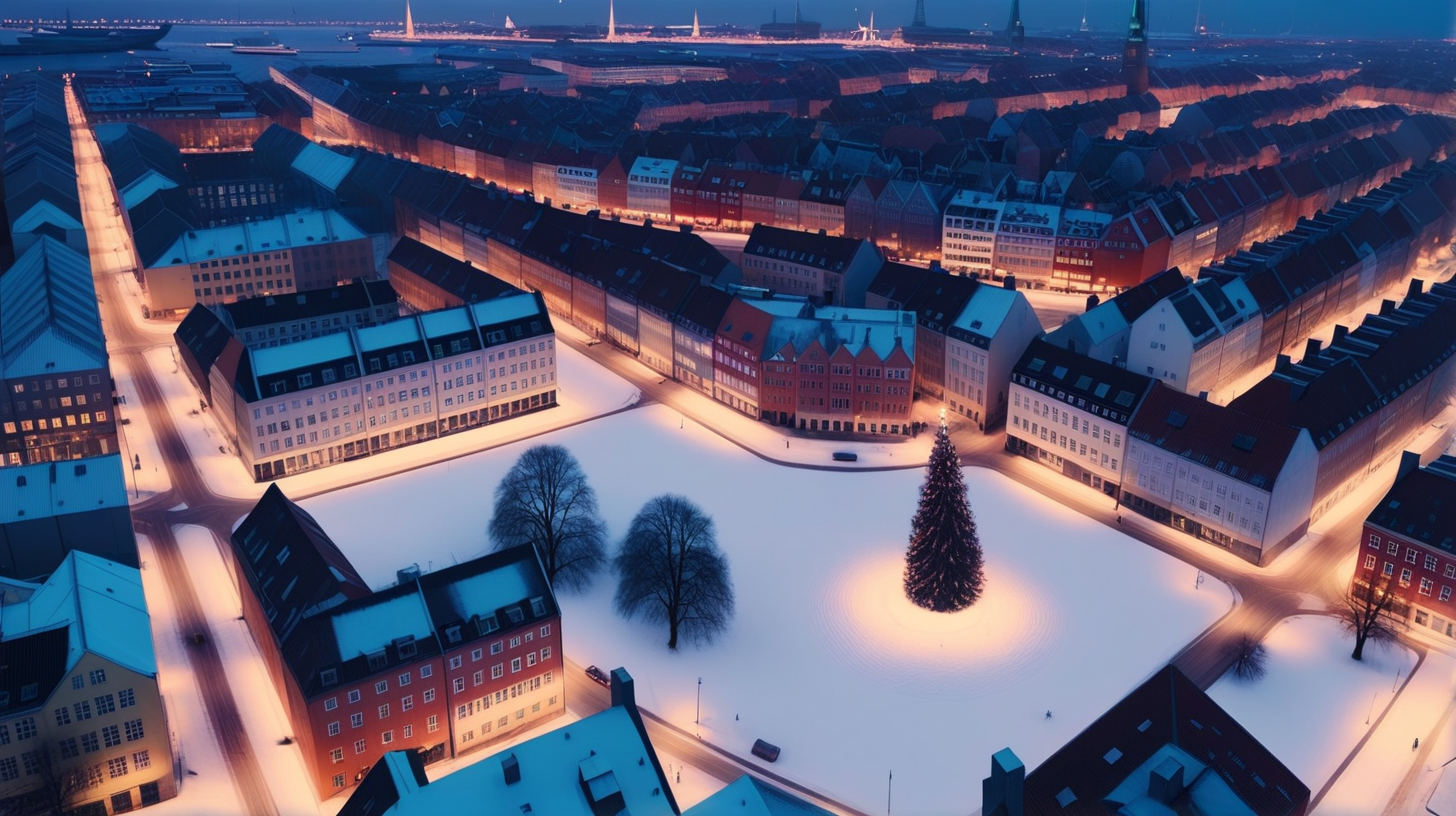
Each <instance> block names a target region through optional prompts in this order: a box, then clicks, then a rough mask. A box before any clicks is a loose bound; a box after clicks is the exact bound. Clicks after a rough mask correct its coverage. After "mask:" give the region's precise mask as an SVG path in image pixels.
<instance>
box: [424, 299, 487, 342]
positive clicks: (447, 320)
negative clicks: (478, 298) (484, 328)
mask: <svg viewBox="0 0 1456 816" xmlns="http://www.w3.org/2000/svg"><path fill="white" fill-rule="evenodd" d="M420 325H421V326H422V327H423V328H424V330H425V336H426V337H447V336H449V335H452V334H460V333H462V332H468V331H470V330H471V329H473V328H475V324H473V323H471V322H470V313H469V312H467V311H465V307H463V306H462V307H456V308H454V309H441V310H439V311H436V312H426V313H424V314H422V315H420Z"/></svg>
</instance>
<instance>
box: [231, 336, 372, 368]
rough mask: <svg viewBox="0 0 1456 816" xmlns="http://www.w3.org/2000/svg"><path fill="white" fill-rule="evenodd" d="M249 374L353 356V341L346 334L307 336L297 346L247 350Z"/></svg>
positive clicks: (299, 366)
mask: <svg viewBox="0 0 1456 816" xmlns="http://www.w3.org/2000/svg"><path fill="white" fill-rule="evenodd" d="M248 353H249V354H251V355H252V357H253V373H254V374H255V375H257V376H259V377H266V376H268V375H269V374H277V373H279V372H281V371H293V370H294V369H297V368H303V367H304V366H310V365H314V364H317V363H325V362H329V361H331V360H340V359H343V358H345V357H353V356H354V338H353V336H352V335H351V334H349V333H348V332H339V333H338V334H326V335H323V336H322V337H310V338H309V339H307V340H300V341H298V342H297V343H288V344H287V345H282V346H274V347H272V348H259V349H251V350H249V352H248Z"/></svg>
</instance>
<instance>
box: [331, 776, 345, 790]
mask: <svg viewBox="0 0 1456 816" xmlns="http://www.w3.org/2000/svg"><path fill="white" fill-rule="evenodd" d="M333 782H334V787H336V788H342V787H344V775H343V774H334V779H333Z"/></svg>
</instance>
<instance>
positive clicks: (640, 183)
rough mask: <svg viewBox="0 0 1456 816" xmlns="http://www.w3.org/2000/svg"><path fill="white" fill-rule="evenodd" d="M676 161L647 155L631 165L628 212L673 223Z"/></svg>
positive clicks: (628, 179) (628, 178) (628, 177)
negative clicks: (673, 181)
mask: <svg viewBox="0 0 1456 816" xmlns="http://www.w3.org/2000/svg"><path fill="white" fill-rule="evenodd" d="M676 171H677V162H675V161H672V160H670V159H650V158H648V157H646V156H642V157H640V158H638V159H637V160H636V161H634V162H633V163H632V170H631V172H630V173H629V174H628V176H627V209H628V210H630V211H631V212H632V213H635V214H640V215H642V216H645V217H647V218H651V219H653V220H657V221H670V220H672V177H673V174H674V173H675V172H676Z"/></svg>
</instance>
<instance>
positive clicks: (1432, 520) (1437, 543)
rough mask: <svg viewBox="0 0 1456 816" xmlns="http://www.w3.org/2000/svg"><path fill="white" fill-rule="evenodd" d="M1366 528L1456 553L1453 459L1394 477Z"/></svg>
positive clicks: (1455, 471)
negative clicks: (1382, 530)
mask: <svg viewBox="0 0 1456 816" xmlns="http://www.w3.org/2000/svg"><path fill="white" fill-rule="evenodd" d="M1365 523H1366V524H1371V525H1374V526H1377V527H1383V528H1385V529H1387V530H1389V531H1391V532H1392V533H1395V534H1396V535H1399V536H1401V537H1403V538H1406V539H1409V540H1411V541H1416V542H1419V543H1421V544H1425V545H1426V546H1428V547H1432V548H1435V549H1440V550H1445V551H1446V552H1456V457H1453V456H1442V457H1440V458H1439V459H1437V460H1436V461H1434V462H1432V463H1431V464H1429V465H1427V466H1426V467H1424V468H1413V469H1412V470H1411V471H1410V472H1409V473H1406V474H1404V475H1399V476H1397V477H1396V480H1395V484H1393V485H1391V487H1390V490H1389V491H1388V492H1386V494H1385V497H1384V498H1382V499H1381V500H1380V503H1379V504H1377V505H1375V509H1373V510H1371V511H1370V515H1369V516H1367V517H1366V518H1365Z"/></svg>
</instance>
